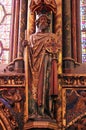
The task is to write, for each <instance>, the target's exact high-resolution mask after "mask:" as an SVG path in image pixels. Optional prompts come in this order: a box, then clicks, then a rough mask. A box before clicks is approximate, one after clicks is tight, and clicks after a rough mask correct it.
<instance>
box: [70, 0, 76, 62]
mask: <svg viewBox="0 0 86 130" xmlns="http://www.w3.org/2000/svg"><path fill="white" fill-rule="evenodd" d="M76 11H77V8H76V0H72V21H71V22H72V25H71V30H72V33H71V34H72V57H73V59H74V60H75V62H77V40H76V29H77V28H76V25H77V21H76Z"/></svg>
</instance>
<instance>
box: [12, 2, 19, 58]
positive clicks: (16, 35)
mask: <svg viewBox="0 0 86 130" xmlns="http://www.w3.org/2000/svg"><path fill="white" fill-rule="evenodd" d="M19 6H20V0H16V1H15V19H14V33H13V34H14V39H13V60H14V59H15V58H16V57H17V49H18V29H19Z"/></svg>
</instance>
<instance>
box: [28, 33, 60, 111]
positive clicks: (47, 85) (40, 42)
mask: <svg viewBox="0 0 86 130" xmlns="http://www.w3.org/2000/svg"><path fill="white" fill-rule="evenodd" d="M58 49H59V45H58V42H57V36H56V35H55V34H54V33H35V34H32V35H31V36H30V40H29V68H30V83H29V84H30V85H29V86H30V87H29V90H30V92H31V95H32V98H33V99H34V101H35V102H36V103H37V106H38V107H39V106H43V108H44V109H47V110H48V109H49V98H50V97H51V96H57V95H58V78H57V76H58V74H57V58H58V55H57V54H58Z"/></svg>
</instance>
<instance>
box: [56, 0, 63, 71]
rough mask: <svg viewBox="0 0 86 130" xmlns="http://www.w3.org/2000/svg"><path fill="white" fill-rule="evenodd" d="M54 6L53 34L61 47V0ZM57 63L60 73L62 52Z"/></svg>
mask: <svg viewBox="0 0 86 130" xmlns="http://www.w3.org/2000/svg"><path fill="white" fill-rule="evenodd" d="M56 4H57V12H56V14H55V17H54V18H55V19H54V21H55V23H54V32H55V33H56V35H57V37H58V42H59V44H60V45H61V46H62V0H56ZM61 49H62V48H61ZM58 63H59V66H58V73H62V50H61V51H60V53H59V58H58Z"/></svg>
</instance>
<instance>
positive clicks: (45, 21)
mask: <svg viewBox="0 0 86 130" xmlns="http://www.w3.org/2000/svg"><path fill="white" fill-rule="evenodd" d="M36 25H37V27H38V28H40V29H41V30H43V29H44V30H45V29H47V28H48V27H49V25H50V19H49V18H48V16H47V15H46V14H41V15H39V16H38V19H37V20H36Z"/></svg>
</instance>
